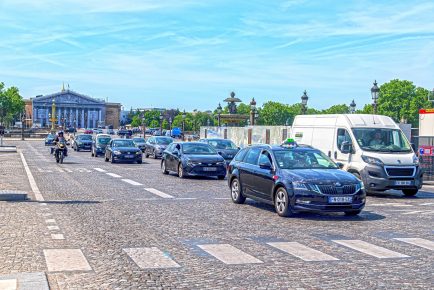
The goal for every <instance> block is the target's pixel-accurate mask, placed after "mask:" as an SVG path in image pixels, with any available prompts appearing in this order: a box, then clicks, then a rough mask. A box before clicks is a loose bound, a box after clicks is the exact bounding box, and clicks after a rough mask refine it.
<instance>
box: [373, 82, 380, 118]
mask: <svg viewBox="0 0 434 290" xmlns="http://www.w3.org/2000/svg"><path fill="white" fill-rule="evenodd" d="M379 92H380V88H379V87H378V86H377V80H375V81H374V85H373V86H372V88H371V95H372V100H373V103H372V106H373V107H374V114H377V100H378V93H379Z"/></svg>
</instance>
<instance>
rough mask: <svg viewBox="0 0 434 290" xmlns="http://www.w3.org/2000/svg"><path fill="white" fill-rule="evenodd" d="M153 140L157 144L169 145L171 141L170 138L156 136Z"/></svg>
mask: <svg viewBox="0 0 434 290" xmlns="http://www.w3.org/2000/svg"><path fill="white" fill-rule="evenodd" d="M155 141H156V143H157V144H158V145H169V144H170V143H172V142H173V139H172V138H156V139H155Z"/></svg>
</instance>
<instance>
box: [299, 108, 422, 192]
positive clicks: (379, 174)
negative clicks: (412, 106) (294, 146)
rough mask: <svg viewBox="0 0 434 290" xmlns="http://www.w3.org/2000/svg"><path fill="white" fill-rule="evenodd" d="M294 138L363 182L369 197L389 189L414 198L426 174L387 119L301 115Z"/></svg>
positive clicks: (407, 145) (399, 130)
mask: <svg viewBox="0 0 434 290" xmlns="http://www.w3.org/2000/svg"><path fill="white" fill-rule="evenodd" d="M291 137H292V138H293V139H294V140H295V141H296V142H297V143H299V144H306V145H310V146H312V147H315V148H317V149H320V150H321V151H323V152H324V153H325V154H327V155H328V156H329V157H330V158H331V159H332V160H333V161H335V162H337V163H341V166H342V168H343V169H344V170H347V171H348V172H351V173H353V174H354V175H355V176H357V177H358V178H359V179H361V180H362V181H363V184H364V186H365V189H366V192H367V193H372V192H382V191H385V190H388V189H396V190H402V192H403V193H404V194H405V195H406V196H414V195H415V194H416V193H417V192H418V190H419V189H420V188H421V187H422V180H423V171H422V170H421V168H420V166H419V159H418V158H417V156H416V154H415V153H414V151H413V149H412V147H411V145H410V142H409V141H408V140H407V138H406V137H405V135H404V133H403V132H402V131H401V129H400V128H399V126H398V125H397V124H396V123H395V122H394V121H393V120H392V119H391V118H390V117H387V116H381V115H363V114H339V115H299V116H296V117H295V120H294V123H293V126H292V130H291Z"/></svg>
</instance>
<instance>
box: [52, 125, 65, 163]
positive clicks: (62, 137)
mask: <svg viewBox="0 0 434 290" xmlns="http://www.w3.org/2000/svg"><path fill="white" fill-rule="evenodd" d="M61 141H63V142H65V143H66V139H65V137H64V135H63V131H59V132H58V133H57V135H56V138H54V141H53V143H54V145H57V143H58V142H61ZM54 150H55V148H54V147H51V154H53V152H54ZM64 150H65V152H64V153H65V157H66V156H68V147H66V146H65V147H64Z"/></svg>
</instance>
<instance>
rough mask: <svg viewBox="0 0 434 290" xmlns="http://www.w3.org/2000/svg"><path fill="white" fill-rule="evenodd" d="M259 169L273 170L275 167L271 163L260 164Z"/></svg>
mask: <svg viewBox="0 0 434 290" xmlns="http://www.w3.org/2000/svg"><path fill="white" fill-rule="evenodd" d="M259 168H261V169H269V170H271V169H273V166H272V165H271V163H270V162H261V163H259Z"/></svg>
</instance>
